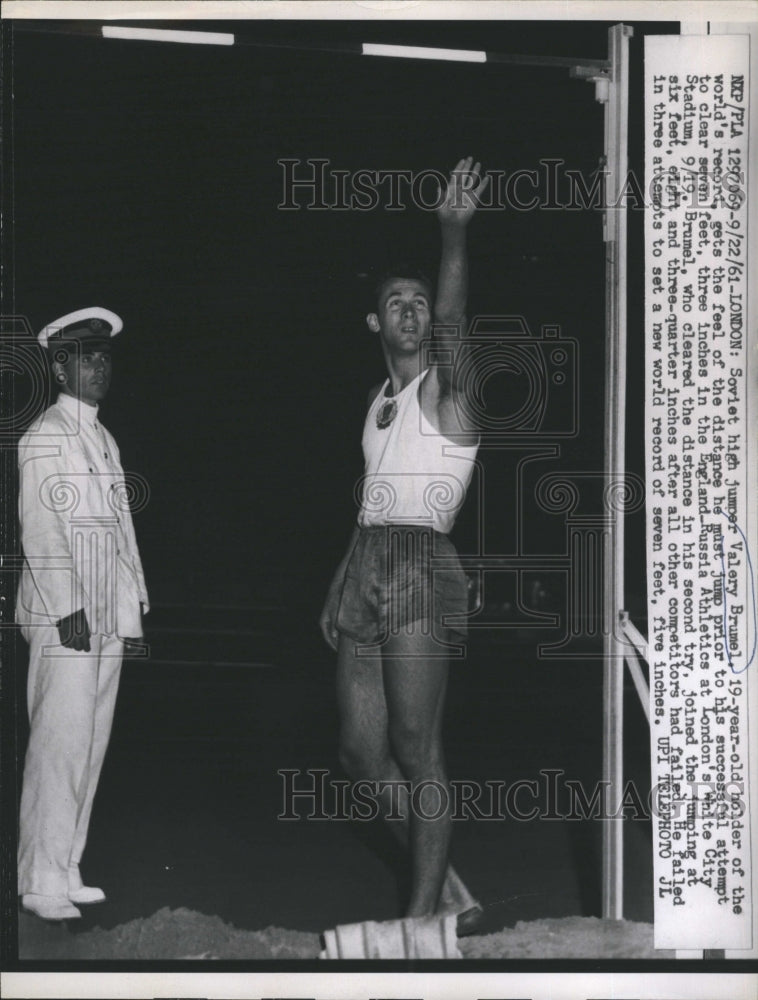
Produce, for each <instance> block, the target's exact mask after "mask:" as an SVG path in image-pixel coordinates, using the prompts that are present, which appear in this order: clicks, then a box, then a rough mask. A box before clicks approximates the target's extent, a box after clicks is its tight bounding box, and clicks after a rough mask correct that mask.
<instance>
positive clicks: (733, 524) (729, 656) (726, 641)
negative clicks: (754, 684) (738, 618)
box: [713, 507, 756, 674]
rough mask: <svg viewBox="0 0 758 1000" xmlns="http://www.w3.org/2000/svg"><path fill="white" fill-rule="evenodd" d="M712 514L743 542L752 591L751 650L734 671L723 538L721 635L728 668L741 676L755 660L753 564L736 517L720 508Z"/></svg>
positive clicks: (715, 508) (745, 539)
mask: <svg viewBox="0 0 758 1000" xmlns="http://www.w3.org/2000/svg"><path fill="white" fill-rule="evenodd" d="M713 513H714V514H723V515H724V517H725V518H726V519H727V521H728V522H729V524H730V525H731V527H733V528H734V530H735V531H738V532H739V534H740V537H741V538H742V542H743V544H744V546H745V557H746V558H747V567H748V573H749V575H750V590H751V591H752V595H753V599H752V601H751V603H750V608H751V610H752V612H753V648H752V650H751V651H750V657H749V659H748V661H747V663H746V664H745V666H744V667H741V668H740V669H739V670H736V669H735V667H734V664H733V663H732V654H731V652H730V651H729V636H728V634H727V627H726V620H727V614H726V566H725V565H724V539H723V537H722V539H721V551H720V552H719V555H720V556H721V592H722V594H723V595H724V614H723V619H722V620H723V634H724V648H725V649H726V656H727V659H728V660H729V666H730V667H731V670H732V673H733V674H741V673H744V671H745V670H747V668H748V667H749V666H750V664H751V663H752V662H753V660H754V659H755V649H756V605H755V574H754V572H753V562H752V560H751V558H750V548H749V546H748V543H747V538H745V533H744V532H743V530H742V528H740V526H739V524H737V519H736V517H735V516H734V515H732V514H727V513H726V511H724V510H722V509H721V508H720V507H714V509H713Z"/></svg>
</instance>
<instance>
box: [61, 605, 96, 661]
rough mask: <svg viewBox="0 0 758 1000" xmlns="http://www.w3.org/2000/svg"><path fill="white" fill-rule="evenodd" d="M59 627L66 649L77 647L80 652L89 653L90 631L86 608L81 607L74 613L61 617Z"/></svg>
mask: <svg viewBox="0 0 758 1000" xmlns="http://www.w3.org/2000/svg"><path fill="white" fill-rule="evenodd" d="M57 627H58V635H59V636H60V640H61V646H65V647H66V649H76V650H79V651H80V652H85V653H89V651H90V644H89V637H90V631H89V622H88V621H87V616H86V615H85V613H84V608H79V610H78V611H75V612H74V613H73V614H72V615H67V616H66V617H65V618H61V620H60V621H59V622H58V626H57Z"/></svg>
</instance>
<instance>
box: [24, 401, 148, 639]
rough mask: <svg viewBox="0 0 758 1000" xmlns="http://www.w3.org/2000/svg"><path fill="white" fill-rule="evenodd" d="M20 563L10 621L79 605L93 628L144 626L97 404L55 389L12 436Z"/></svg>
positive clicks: (114, 453) (128, 488)
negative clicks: (14, 439) (15, 445)
mask: <svg viewBox="0 0 758 1000" xmlns="http://www.w3.org/2000/svg"><path fill="white" fill-rule="evenodd" d="M18 459H19V474H20V490H19V519H20V522H21V543H22V545H23V549H24V565H23V569H22V573H21V580H20V585H19V590H18V600H17V605H16V621H17V622H18V624H19V625H21V626H22V631H24V634H25V635H26V636H27V638H28V631H27V630H28V627H29V626H34V625H50V624H55V623H56V622H58V621H59V620H60V619H61V618H65V617H66V616H67V615H70V614H71V613H72V612H74V611H77V610H78V609H79V608H84V610H85V612H86V615H87V621H88V623H89V627H90V631H91V632H92V633H93V634H101V635H118V636H120V637H121V638H127V637H130V638H131V637H134V638H137V637H139V636H141V635H142V625H141V616H140V603H142V604H143V605H144V610H145V612H146V611H147V610H148V598H147V590H146V588H145V579H144V575H143V572H142V563H141V561H140V557H139V552H138V550H137V541H136V538H135V534H134V525H133V523H132V516H131V511H130V507H129V499H130V498H131V499H134V495H135V493H136V494H137V495H139V494H140V492H141V490H140V489H139V488H137V489H135V486H134V483H135V482H136V483H137V487H139V485H140V484H141V482H142V481H141V480H135V481H132V482H130V483H129V484H127V482H126V481H125V479H124V472H123V469H122V468H121V462H120V458H119V451H118V447H117V445H116V442H115V441H114V439H113V437H112V436H111V434H109V432H108V431H107V430H106V429H105V428H104V427H103V425H102V424H101V423H100V421H99V419H98V410H97V407H95V406H88V405H87V404H86V403H82V402H80V401H79V400H78V399H75V398H74V397H73V396H69V395H66V394H65V393H61V394H60V395H59V396H58V399H57V400H56V402H55V403H54V404H53V405H52V406H50V407H49V408H48V409H47V410H46V411H45V412H44V413H43V414H42V416H41V417H40V418H39V420H37V421H36V422H35V423H34V424H33V425H32V426H31V427H30V428H29V430H28V431H27V432H26V433H25V434H24V436H23V437H22V438H21V441H20V442H19V452H18Z"/></svg>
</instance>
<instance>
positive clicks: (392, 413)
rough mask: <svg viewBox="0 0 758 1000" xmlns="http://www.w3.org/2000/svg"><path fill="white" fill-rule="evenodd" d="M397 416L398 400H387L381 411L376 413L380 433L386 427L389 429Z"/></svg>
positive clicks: (380, 408)
mask: <svg viewBox="0 0 758 1000" xmlns="http://www.w3.org/2000/svg"><path fill="white" fill-rule="evenodd" d="M396 416H397V400H395V399H385V401H384V402H383V403H382V405H381V406H380V407H379V409H378V410H377V411H376V426H377V427H378V428H379V430H380V431H383V430H384V428H385V427H389V425H390V424H391V423H392V421H393V420H394V419H395V417H396Z"/></svg>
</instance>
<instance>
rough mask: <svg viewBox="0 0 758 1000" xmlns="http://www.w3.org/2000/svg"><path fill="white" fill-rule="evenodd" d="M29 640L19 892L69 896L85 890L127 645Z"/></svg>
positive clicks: (44, 633) (37, 631)
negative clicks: (86, 859)
mask: <svg viewBox="0 0 758 1000" xmlns="http://www.w3.org/2000/svg"><path fill="white" fill-rule="evenodd" d="M24 632H25V634H26V637H27V638H28V641H29V681H28V685H27V703H28V708H29V722H30V725H31V730H30V734H29V746H28V748H27V751H26V760H25V762H24V779H23V785H22V791H21V815H20V829H19V849H18V891H19V893H21V894H25V893H32V892H33V893H41V894H42V895H46V896H65V895H66V894H67V893H68V892H70V891H71V890H73V889H78V888H80V886H81V884H82V883H81V878H80V876H79V861H80V860H81V856H82V853H83V851H84V845H85V843H86V841H87V829H88V827H89V821H90V815H91V813H92V804H93V801H94V798H95V790H96V789H97V783H98V779H99V777H100V771H101V769H102V766H103V760H104V758H105V751H106V748H107V746H108V740H109V738H110V734H111V725H112V723H113V711H114V708H115V705H116V694H117V692H118V681H119V675H120V673H121V661H122V659H123V650H124V647H123V642H122V641H121V639H119V638H117V637H115V636H102V635H93V636H92V637H91V639H90V646H91V650H90V652H89V653H83V652H76V651H75V650H72V649H66V648H65V647H63V646H61V644H60V639H59V636H58V630H57V628H54V627H49V628H48V627H34V628H29V629H25V630H24Z"/></svg>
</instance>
